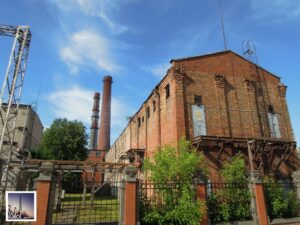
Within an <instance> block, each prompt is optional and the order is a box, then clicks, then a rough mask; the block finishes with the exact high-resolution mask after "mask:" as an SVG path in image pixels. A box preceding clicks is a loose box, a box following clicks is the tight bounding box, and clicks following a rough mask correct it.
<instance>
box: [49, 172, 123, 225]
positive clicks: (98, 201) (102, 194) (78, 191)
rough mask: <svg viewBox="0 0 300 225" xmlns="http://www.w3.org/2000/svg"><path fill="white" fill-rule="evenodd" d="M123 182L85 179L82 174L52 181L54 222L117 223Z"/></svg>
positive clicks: (102, 224)
mask: <svg viewBox="0 0 300 225" xmlns="http://www.w3.org/2000/svg"><path fill="white" fill-rule="evenodd" d="M120 185H121V182H117V181H114V182H106V183H105V182H104V183H103V184H98V185H96V184H95V182H87V181H83V180H82V179H81V177H80V176H77V177H76V174H75V177H69V178H67V179H63V180H58V181H55V182H52V191H51V192H52V199H53V200H52V225H62V224H81V225H92V224H93V225H96V224H97V225H106V224H107V225H117V224H118V222H119V207H120V203H119V197H118V196H119V193H118V190H119V187H120Z"/></svg>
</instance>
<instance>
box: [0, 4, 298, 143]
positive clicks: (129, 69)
mask: <svg viewBox="0 0 300 225" xmlns="http://www.w3.org/2000/svg"><path fill="white" fill-rule="evenodd" d="M222 9H223V17H224V27H225V33H226V39H227V46H228V49H230V50H232V51H235V52H236V53H238V54H242V42H243V40H252V41H253V42H254V43H255V46H256V54H257V58H258V63H259V65H260V66H262V67H263V68H265V69H267V70H269V71H270V72H272V73H273V74H275V75H278V76H280V77H282V82H283V83H284V84H285V85H287V86H288V92H287V101H288V105H289V110H290V115H291V120H292V124H293V128H294V134H295V137H296V139H297V140H298V141H300V117H299V116H298V115H299V112H298V111H300V105H299V102H300V100H299V99H300V94H299V84H300V82H299V73H300V57H299V56H300V53H299V50H300V41H299V39H300V26H299V22H300V0H289V1H286V0H251V1H248V0H231V1H228V0H222ZM0 23H1V24H9V25H29V26H30V28H31V32H32V36H33V37H32V41H31V46H30V52H29V58H28V64H27V71H26V75H25V81H24V86H23V95H22V103H24V104H32V103H33V102H36V101H37V100H38V110H37V111H38V114H39V116H40V118H41V120H42V123H43V125H44V126H45V127H49V126H50V125H51V123H52V121H53V120H54V119H55V118H61V117H65V118H68V119H72V120H73V119H78V120H80V121H83V122H84V124H85V125H86V127H87V131H88V132H89V127H90V117H91V109H92V101H93V93H94V92H102V79H103V76H105V75H111V76H112V77H113V86H112V121H111V123H112V131H111V135H112V137H111V139H112V141H113V140H115V139H116V138H117V137H118V136H119V134H120V133H121V131H122V130H123V129H124V128H125V126H126V124H127V120H126V118H127V117H129V116H131V115H133V114H134V113H135V112H136V111H137V110H138V109H139V107H140V105H141V104H142V103H143V101H144V100H145V99H146V98H147V96H148V95H149V94H150V92H151V90H152V89H153V88H154V87H155V85H156V84H157V83H158V82H159V81H160V80H161V78H162V77H163V75H164V74H165V72H166V70H167V69H168V68H169V67H170V63H169V62H170V60H171V59H176V58H183V57H188V56H196V55H203V54H208V53H212V52H216V51H223V50H224V43H223V37H222V29H221V22H220V14H219V5H218V0H210V1H204V0H202V1H201V0H184V1H183V0H151V1H146V0H1V2H0ZM10 41H11V40H10V39H9V38H7V37H3V36H0V75H1V74H4V71H5V68H6V66H7V63H8V57H9V56H8V55H9V50H10V48H11V47H10V46H11V44H10ZM8 46H9V47H8ZM1 77H2V75H1Z"/></svg>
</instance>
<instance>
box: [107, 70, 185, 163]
mask: <svg viewBox="0 0 300 225" xmlns="http://www.w3.org/2000/svg"><path fill="white" fill-rule="evenodd" d="M182 81H183V80H182V76H181V75H180V74H179V73H177V72H176V71H175V70H173V69H171V70H169V71H168V75H167V76H166V77H165V78H164V79H163V80H162V81H161V83H160V84H159V85H158V86H157V87H156V88H155V89H154V90H153V92H152V93H151V94H150V96H149V98H148V99H147V100H146V101H145V102H144V104H143V105H142V107H141V108H140V109H139V111H138V112H137V113H136V114H135V115H134V116H133V117H132V118H131V120H130V122H129V124H128V125H127V127H126V128H125V130H124V131H123V132H122V134H121V135H120V137H119V138H118V139H117V140H116V142H115V143H114V144H113V145H112V147H111V149H110V151H109V152H108V153H107V155H106V161H113V160H112V159H113V157H114V156H118V155H119V154H120V152H122V151H123V152H124V151H127V150H129V149H142V150H143V149H144V150H145V157H151V156H152V155H153V154H154V152H155V150H156V149H157V148H158V147H160V146H162V145H164V144H176V143H177V140H178V139H179V138H180V137H182V136H185V134H186V131H185V120H184V107H183V100H184V98H183V89H182V85H183V83H182ZM180 93H181V94H180Z"/></svg>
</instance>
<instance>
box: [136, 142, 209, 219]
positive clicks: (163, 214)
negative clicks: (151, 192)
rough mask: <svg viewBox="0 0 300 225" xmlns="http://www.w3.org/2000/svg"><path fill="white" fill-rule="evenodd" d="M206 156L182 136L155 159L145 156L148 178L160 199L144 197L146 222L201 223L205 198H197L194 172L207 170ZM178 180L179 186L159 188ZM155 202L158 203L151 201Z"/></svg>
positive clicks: (144, 217)
mask: <svg viewBox="0 0 300 225" xmlns="http://www.w3.org/2000/svg"><path fill="white" fill-rule="evenodd" d="M203 165H205V163H204V157H203V155H202V154H199V153H197V152H196V150H194V149H191V148H190V143H189V142H188V141H186V140H184V139H181V140H180V141H179V143H178V146H177V147H173V146H170V145H165V146H163V147H162V149H160V151H157V152H156V154H155V155H154V157H153V159H151V160H145V165H144V170H145V172H146V174H147V175H148V176H147V179H148V180H151V181H152V182H154V184H156V187H157V188H156V189H155V190H156V192H158V193H156V194H157V195H155V196H158V197H157V198H158V199H148V200H147V199H144V200H143V202H142V205H141V211H142V212H141V213H142V222H143V224H149V225H150V224H151V225H154V224H158V225H165V224H170V225H198V224H199V221H200V220H201V218H202V217H203V215H204V212H205V210H206V207H205V202H203V201H199V200H196V199H195V196H196V192H195V190H194V186H193V184H192V180H193V178H194V176H195V175H196V174H197V173H198V172H199V171H200V170H201V171H204V168H205V167H204V166H203ZM159 184H162V185H164V186H166V185H168V184H170V185H172V184H177V185H176V188H174V187H173V188H159ZM152 202H156V204H154V205H153V204H151V203H152Z"/></svg>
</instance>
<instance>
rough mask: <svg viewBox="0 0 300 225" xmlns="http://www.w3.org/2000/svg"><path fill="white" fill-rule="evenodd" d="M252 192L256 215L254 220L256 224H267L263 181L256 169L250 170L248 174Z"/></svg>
mask: <svg viewBox="0 0 300 225" xmlns="http://www.w3.org/2000/svg"><path fill="white" fill-rule="evenodd" d="M250 179H251V184H252V192H253V194H254V201H255V204H254V205H255V209H256V210H255V211H256V216H255V218H254V220H255V221H256V224H258V225H268V224H269V223H268V213H267V207H266V202H265V195H264V187H263V182H262V180H261V179H260V175H259V172H258V171H253V172H251V175H250Z"/></svg>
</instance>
